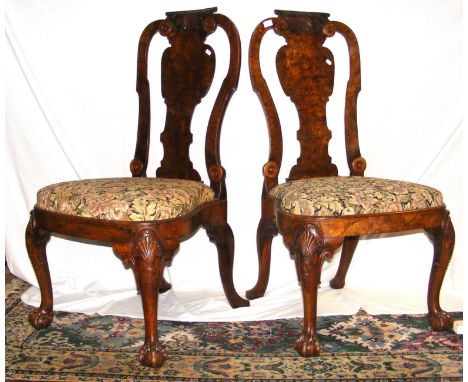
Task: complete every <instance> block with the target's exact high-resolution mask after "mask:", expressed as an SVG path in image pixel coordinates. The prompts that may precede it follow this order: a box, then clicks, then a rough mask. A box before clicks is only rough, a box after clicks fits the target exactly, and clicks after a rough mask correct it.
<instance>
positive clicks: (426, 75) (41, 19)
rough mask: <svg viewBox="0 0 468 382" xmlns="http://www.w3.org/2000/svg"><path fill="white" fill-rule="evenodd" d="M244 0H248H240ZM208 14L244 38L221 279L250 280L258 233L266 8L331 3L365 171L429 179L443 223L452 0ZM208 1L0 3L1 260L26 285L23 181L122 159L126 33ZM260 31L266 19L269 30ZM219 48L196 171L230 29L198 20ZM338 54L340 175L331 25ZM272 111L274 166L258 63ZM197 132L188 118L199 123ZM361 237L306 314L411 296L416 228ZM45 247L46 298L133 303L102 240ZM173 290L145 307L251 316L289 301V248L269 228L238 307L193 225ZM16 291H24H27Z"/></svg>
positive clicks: (153, 66) (418, 259)
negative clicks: (227, 255)
mask: <svg viewBox="0 0 468 382" xmlns="http://www.w3.org/2000/svg"><path fill="white" fill-rule="evenodd" d="M247 4H248V5H247ZM216 5H217V6H218V9H219V12H220V13H223V14H225V15H227V16H228V17H230V18H231V19H232V20H233V21H234V23H235V24H236V25H237V27H238V29H239V32H240V36H241V41H242V49H243V50H242V52H243V58H242V69H241V78H240V82H239V88H238V91H237V93H235V94H234V96H233V98H232V101H231V103H230V105H229V107H228V110H227V113H226V116H225V120H224V125H223V134H222V141H221V155H222V163H223V165H224V167H225V168H226V169H227V187H228V196H229V199H228V200H229V222H230V224H231V226H232V228H233V231H234V234H235V241H236V254H235V269H234V280H235V285H236V288H237V290H238V291H239V293H241V294H244V293H245V290H247V289H249V288H251V287H252V286H253V285H254V284H255V281H256V278H257V268H258V267H257V255H256V246H255V232H256V226H257V223H258V219H259V217H260V195H261V185H262V173H261V168H262V166H263V164H264V163H265V162H266V161H267V158H268V134H267V130H266V123H265V119H264V116H263V112H262V109H261V106H260V103H259V101H258V99H257V97H256V95H255V94H254V93H253V91H252V89H251V85H250V80H249V75H248V61H247V57H248V55H247V51H248V42H249V40H250V35H251V33H252V31H253V30H254V28H255V26H256V25H257V24H258V23H259V22H260V21H261V20H263V19H265V18H267V17H270V16H274V13H273V10H274V9H293V10H304V11H321V12H329V13H330V14H331V19H332V20H339V21H342V22H345V23H346V24H347V25H349V26H350V27H351V28H352V29H353V30H354V32H355V33H356V35H357V38H358V41H359V44H360V48H361V60H362V91H361V93H360V97H359V104H358V108H359V113H358V124H359V134H360V143H361V152H362V153H363V156H364V157H365V158H366V160H367V162H368V169H367V171H366V175H368V176H376V177H383V178H390V179H400V180H408V181H413V182H420V183H425V184H427V185H430V186H433V187H436V188H438V189H440V190H441V191H442V192H443V195H444V199H445V201H446V204H447V206H448V207H449V209H450V210H451V216H452V219H453V222H454V226H455V229H456V232H458V233H461V232H462V231H463V221H462V208H461V206H462V168H461V166H460V165H459V164H460V163H461V157H462V146H461V141H462V139H461V138H462V127H461V124H462V111H461V109H462V108H461V98H462V85H461V77H462V75H461V68H462V60H461V58H462V57H461V56H462V54H461V51H462V42H461V41H462V37H461V36H462V33H461V30H462V26H461V25H462V22H461V20H462V5H461V1H458V0H455V1H450V2H444V1H439V0H397V1H391V2H376V1H371V0H369V1H365V0H359V1H353V2H349V1H347V0H336V1H333V2H331V1H328V0H316V1H314V2H310V1H296V0H290V1H288V2H284V1H269V2H249V3H245V5H244V4H243V3H242V2H234V1H227V0H220V1H218V2H217V4H216ZM210 6H213V2H211V1H188V0H184V1H178V2H174V3H172V6H171V5H170V2H165V3H163V2H158V1H154V0H151V1H150V0H141V1H138V2H133V1H128V0H127V1H110V0H104V1H90V0H81V1H66V2H63V1H59V0H47V1H46V0H43V1H37V0H34V1H33V0H24V1H9V2H8V3H7V7H6V36H7V49H6V69H7V76H6V148H7V151H6V159H7V161H6V177H5V179H7V181H6V195H7V203H6V216H7V217H8V224H7V225H6V256H7V262H8V265H9V267H10V269H11V271H12V272H13V273H14V274H15V275H17V276H18V277H21V278H22V279H24V280H26V281H28V282H30V283H32V284H33V285H36V286H37V281H36V278H35V275H34V272H33V270H32V267H31V265H30V262H29V259H28V256H27V252H26V248H25V244H24V230H25V227H26V224H27V221H28V217H29V211H30V210H31V209H32V207H33V206H34V203H35V198H36V191H37V190H38V189H39V188H40V187H43V186H46V185H48V184H51V183H56V182H60V181H65V180H76V179H87V178H99V177H118V176H128V175H129V170H128V168H129V162H130V160H131V159H132V158H133V152H134V144H135V140H136V126H137V115H138V107H137V106H138V101H137V95H136V92H135V80H136V52H137V44H138V39H139V35H140V33H141V31H142V30H143V28H144V27H145V26H146V25H147V24H148V23H150V22H151V21H153V20H156V19H159V18H164V13H165V12H166V11H174V10H183V9H196V8H205V7H210ZM270 33H271V32H270ZM208 43H209V44H211V45H212V46H213V47H214V49H215V51H216V56H217V72H216V75H215V80H214V82H213V85H212V89H211V91H210V93H209V94H208V96H207V97H206V98H205V100H204V101H203V102H202V104H201V105H200V106H199V107H198V108H197V110H196V111H195V115H194V118H193V128H192V131H193V132H194V143H193V145H192V146H191V153H192V157H193V161H194V163H195V168H197V169H198V171H199V172H200V173H201V174H202V176H203V177H204V180H205V182H206V181H207V176H206V170H205V169H204V159H203V143H204V142H203V141H204V139H203V138H204V133H203V131H204V129H205V126H206V123H207V119H208V115H209V110H210V108H211V106H212V104H213V102H214V94H215V93H216V91H217V89H219V86H220V84H221V81H222V78H224V75H225V73H226V70H227V57H225V56H226V53H227V38H226V37H225V35H224V34H223V32H222V31H218V32H217V33H215V34H214V35H212V36H210V37H209V39H208ZM282 44H283V41H281V39H280V38H278V37H277V36H274V37H273V34H271V35H267V37H265V48H263V49H262V52H261V54H262V60H264V62H269V64H270V65H269V67H270V68H271V69H273V68H274V64H273V63H274V54H275V52H276V50H277V49H278V47H279V46H281V45H282ZM166 46H167V42H166V40H165V39H164V38H161V37H160V36H155V38H154V42H153V45H152V47H151V49H150V76H151V77H150V78H152V79H153V82H151V84H152V97H153V101H152V102H153V118H152V124H153V127H152V129H153V133H152V137H153V139H152V146H151V153H150V154H151V155H150V160H151V161H150V166H149V171H148V173H149V174H153V173H154V171H155V169H156V167H157V165H158V164H159V161H160V159H161V151H162V150H161V144H160V142H159V139H158V138H159V133H160V132H161V129H162V126H163V124H164V117H165V107H164V103H163V100H162V99H161V96H160V85H159V78H158V74H159V61H160V54H161V51H162V49H164V48H165V47H166ZM327 46H329V47H331V48H332V49H333V51H334V54H335V59H336V68H337V73H336V80H335V83H336V85H335V91H334V95H333V96H332V97H331V100H330V102H329V105H328V111H329V117H328V125H329V127H330V129H331V130H332V131H333V139H332V141H331V143H330V145H331V147H330V153H331V155H332V157H333V158H334V163H336V164H337V165H338V168H339V169H340V174H342V175H346V174H347V173H348V171H347V168H346V160H345V152H344V141H343V136H344V133H343V105H344V103H343V99H344V98H343V97H344V89H345V86H346V78H347V70H348V69H347V66H348V63H347V56H346V54H347V52H346V46H345V43H344V40H343V39H342V38H341V37H338V36H337V37H334V38H332V39H329V40H328V41H327ZM264 72H265V76H266V78H267V80H268V81H269V82H270V83H271V84H272V85H271V89H272V92H273V95H274V98H275V102H276V104H277V107H278V109H279V112H280V117H281V121H282V125H283V135H284V145H285V150H284V152H285V156H284V162H283V163H284V164H283V168H282V172H281V178H282V179H284V178H285V177H286V176H287V172H288V171H289V168H290V167H291V166H292V165H293V164H294V163H295V160H296V158H297V156H298V152H299V145H298V142H297V141H296V138H295V136H296V130H297V129H298V119H297V114H296V113H295V109H294V105H293V104H292V103H291V102H290V101H289V99H287V98H286V97H285V96H284V95H283V94H282V92H281V90H280V85H279V82H278V79H277V77H276V75H275V74H274V73H273V72H272V71H271V70H270V71H269V70H267V68H266V66H264ZM197 133H198V134H197ZM368 239H369V238H367V239H363V240H362V241H361V242H360V243H359V246H358V248H357V251H356V254H355V257H354V260H353V263H352V264H351V268H350V270H349V275H348V279H347V284H346V286H345V288H344V289H342V290H332V289H330V288H329V287H328V286H327V285H328V281H329V280H330V278H331V277H332V276H333V274H334V272H335V270H336V268H337V264H338V260H339V254H337V255H336V256H335V257H334V259H333V261H332V262H331V263H329V264H326V265H325V266H324V271H323V276H322V287H321V289H320V291H319V306H318V312H319V314H321V315H330V314H352V313H354V312H356V311H357V310H358V309H359V308H362V309H365V310H366V311H368V312H369V313H371V314H377V313H423V312H426V290H427V282H428V277H429V271H430V267H431V263H432V253H433V250H432V245H431V243H430V242H429V240H428V239H427V238H426V237H425V235H424V234H423V233H421V232H419V233H416V234H414V235H403V236H392V235H391V236H386V237H381V238H375V240H368ZM463 240H464V238H463V236H462V235H461V234H459V235H458V237H457V242H456V246H455V251H454V256H453V260H452V262H451V264H450V267H449V269H448V272H447V276H446V279H445V282H444V285H443V289H442V294H441V304H442V306H443V307H444V308H445V309H447V310H460V309H462V299H461V292H462V289H463V286H462V280H463V277H462V268H463V267H462V252H463V249H462V248H463ZM47 251H48V259H49V265H50V271H51V275H52V283H53V288H54V298H55V301H54V302H55V305H54V308H55V309H56V310H66V311H77V312H86V313H96V312H97V313H100V314H118V315H127V316H133V317H142V307H141V302H140V298H139V296H138V295H137V293H136V290H135V289H136V287H135V281H134V277H133V274H132V271H131V270H129V269H124V267H123V266H122V264H121V262H120V260H118V259H117V257H116V256H115V255H114V254H113V252H112V248H111V247H110V246H109V245H105V244H102V243H101V244H89V243H83V242H81V241H78V240H69V239H66V238H63V237H58V236H53V237H52V239H51V241H50V243H49V245H48V247H47ZM166 275H167V278H168V279H169V281H170V282H171V283H172V284H173V289H172V290H171V291H169V292H168V293H166V294H163V295H161V297H160V302H159V317H160V318H161V319H172V320H198V321H203V320H256V319H272V318H279V317H295V316H302V300H301V293H300V289H299V287H298V285H297V280H296V273H295V270H294V264H293V262H292V261H291V260H290V258H289V255H288V252H287V250H286V248H285V247H284V245H283V243H282V240H281V238H280V237H278V238H276V239H275V240H274V243H273V249H272V269H271V278H270V284H269V287H268V290H267V294H266V296H265V297H264V298H261V299H258V300H255V301H252V303H251V304H252V306H251V307H249V308H241V309H236V310H233V309H231V308H230V307H229V305H228V303H227V301H226V299H225V297H224V294H223V292H222V286H221V282H220V278H219V273H218V264H217V255H216V248H215V246H214V245H213V244H212V243H210V242H209V241H208V238H207V236H206V234H205V232H204V231H202V230H200V231H199V232H198V233H197V234H196V235H195V236H194V237H193V238H192V239H191V240H189V241H187V242H184V243H182V245H181V247H180V251H179V253H178V254H177V256H176V257H175V259H174V262H173V265H172V266H171V267H170V268H169V269H168V270H166ZM23 300H24V301H25V302H26V303H28V304H31V305H38V304H39V301H40V294H39V290H38V289H37V288H36V287H33V288H31V289H30V290H28V291H27V292H26V293H25V294H24V295H23Z"/></svg>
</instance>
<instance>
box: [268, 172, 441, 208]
mask: <svg viewBox="0 0 468 382" xmlns="http://www.w3.org/2000/svg"><path fill="white" fill-rule="evenodd" d="M270 195H272V196H273V197H275V198H276V199H279V200H280V208H281V210H283V211H285V212H288V213H291V214H294V215H302V216H341V215H363V214H375V213H385V212H396V211H411V210H420V209H424V208H432V207H440V206H443V205H444V202H443V200H442V194H441V193H440V191H438V190H436V189H434V188H431V187H427V186H423V185H420V184H416V183H409V182H403V181H395V180H386V179H378V178H365V177H360V176H352V177H339V176H333V177H322V178H310V179H301V180H295V181H290V182H286V183H283V184H279V185H278V186H276V187H275V188H273V189H272V190H271V191H270Z"/></svg>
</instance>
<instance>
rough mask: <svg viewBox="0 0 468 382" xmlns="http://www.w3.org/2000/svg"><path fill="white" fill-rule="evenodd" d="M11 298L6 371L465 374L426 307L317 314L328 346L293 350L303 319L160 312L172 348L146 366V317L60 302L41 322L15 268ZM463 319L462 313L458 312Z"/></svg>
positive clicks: (457, 350)
mask: <svg viewBox="0 0 468 382" xmlns="http://www.w3.org/2000/svg"><path fill="white" fill-rule="evenodd" d="M9 279H10V280H8V281H7V285H6V290H5V292H6V301H5V308H6V309H5V332H6V333H5V334H6V338H5V342H6V345H5V346H6V347H5V378H6V380H7V381H102V382H104V381H105V382H108V381H115V382H117V381H147V380H152V381H204V382H221V381H251V382H253V381H255V382H262V381H280V380H287V381H341V382H344V381H442V380H443V381H461V380H462V375H463V369H462V359H463V347H462V336H459V335H456V334H455V333H453V332H452V333H436V332H433V331H431V330H430V328H429V325H428V323H427V321H426V319H425V318H424V316H423V315H379V316H370V315H368V314H366V313H365V312H363V311H360V312H358V313H357V314H356V315H354V316H331V317H320V318H319V324H318V327H319V338H320V343H321V345H322V355H321V356H320V357H316V358H309V359H304V358H301V357H299V356H298V355H297V353H296V352H295V351H294V350H293V343H294V339H295V337H296V335H297V334H298V333H299V332H300V329H301V322H302V320H301V319H291V320H274V321H258V322H243V323H242V322H241V323H207V322H205V323H197V322H190V323H188V322H174V321H161V322H160V323H159V330H160V339H161V340H162V342H163V343H164V344H165V346H166V348H167V350H168V352H169V358H168V360H167V361H166V363H165V365H164V366H163V368H162V369H160V370H154V369H150V368H146V367H142V366H140V364H139V363H138V361H137V354H138V350H139V348H140V346H141V345H142V339H143V334H144V326H143V320H141V319H131V318H126V317H115V316H98V315H91V316H90V315H85V314H77V313H64V312H57V314H56V317H55V319H54V321H53V323H52V325H51V326H50V327H49V328H47V329H44V330H41V331H36V330H34V329H33V328H32V327H31V326H30V325H29V324H28V322H27V315H28V312H29V310H30V309H31V308H30V307H28V306H26V305H24V304H23V303H22V302H21V300H20V296H21V293H22V292H23V291H24V290H25V289H26V288H27V287H28V285H27V284H25V283H24V282H22V281H21V280H19V279H17V278H14V277H9ZM455 317H456V318H457V319H461V318H462V313H455Z"/></svg>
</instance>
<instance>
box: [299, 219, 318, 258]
mask: <svg viewBox="0 0 468 382" xmlns="http://www.w3.org/2000/svg"><path fill="white" fill-rule="evenodd" d="M298 245H299V249H300V251H301V253H302V254H303V256H304V257H311V256H312V255H314V254H315V253H316V252H317V251H319V252H320V251H321V250H322V249H323V235H322V231H321V230H320V229H319V227H317V226H316V225H315V224H311V225H307V226H306V227H305V229H304V230H301V233H300V234H299V235H298ZM314 257H315V256H314Z"/></svg>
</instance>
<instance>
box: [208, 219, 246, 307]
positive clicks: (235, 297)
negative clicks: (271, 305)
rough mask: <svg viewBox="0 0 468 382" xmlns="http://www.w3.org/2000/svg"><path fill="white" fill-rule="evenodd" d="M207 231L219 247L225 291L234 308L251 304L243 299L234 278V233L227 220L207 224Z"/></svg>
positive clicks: (219, 259)
mask: <svg viewBox="0 0 468 382" xmlns="http://www.w3.org/2000/svg"><path fill="white" fill-rule="evenodd" d="M206 232H207V234H208V237H209V239H210V241H211V242H213V243H215V245H216V248H217V249H218V263H219V273H220V275H221V282H222V284H223V289H224V293H225V294H226V298H227V299H228V301H229V304H230V305H231V306H232V307H233V308H239V307H242V306H249V305H250V303H249V301H248V300H245V299H243V298H242V297H241V296H239V294H238V293H237V291H236V288H235V287H234V280H233V276H232V273H233V266H234V235H233V233H232V230H231V227H230V226H229V224H228V223H227V222H224V223H223V224H217V225H209V224H207V225H206Z"/></svg>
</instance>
